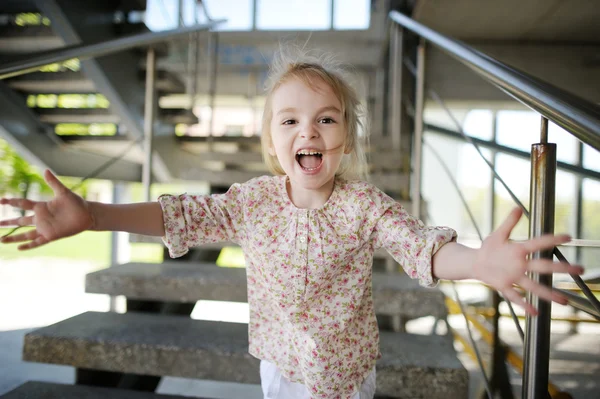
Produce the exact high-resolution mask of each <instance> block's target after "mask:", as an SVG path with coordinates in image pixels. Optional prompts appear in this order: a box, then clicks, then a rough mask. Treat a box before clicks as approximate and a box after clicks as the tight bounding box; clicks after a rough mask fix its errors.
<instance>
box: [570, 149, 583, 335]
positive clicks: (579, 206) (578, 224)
mask: <svg viewBox="0 0 600 399" xmlns="http://www.w3.org/2000/svg"><path fill="white" fill-rule="evenodd" d="M577 166H579V167H580V168H583V143H582V142H581V141H579V142H578V143H577ZM575 193H576V194H575V195H576V197H575V215H576V216H575V234H574V236H575V237H583V178H582V177H581V176H579V175H575ZM582 262H583V248H582V247H580V246H576V247H575V263H576V264H578V265H581V264H582ZM577 313H578V312H577V309H575V308H571V314H572V315H573V316H576V315H577ZM578 326H579V324H578V323H577V322H571V323H569V333H570V334H577V331H578Z"/></svg>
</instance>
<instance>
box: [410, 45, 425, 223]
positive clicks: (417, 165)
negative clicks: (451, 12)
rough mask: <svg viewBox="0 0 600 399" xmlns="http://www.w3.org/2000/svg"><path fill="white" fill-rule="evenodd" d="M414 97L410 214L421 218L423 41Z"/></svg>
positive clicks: (423, 98) (419, 53)
mask: <svg viewBox="0 0 600 399" xmlns="http://www.w3.org/2000/svg"><path fill="white" fill-rule="evenodd" d="M416 86H417V87H416V95H415V137H414V147H413V155H412V158H413V162H414V164H413V181H412V186H413V190H412V193H413V194H412V213H413V216H415V217H417V218H421V172H422V170H421V169H422V161H421V158H422V156H423V111H424V109H425V40H423V39H421V42H420V43H419V47H418V48H417V82H416Z"/></svg>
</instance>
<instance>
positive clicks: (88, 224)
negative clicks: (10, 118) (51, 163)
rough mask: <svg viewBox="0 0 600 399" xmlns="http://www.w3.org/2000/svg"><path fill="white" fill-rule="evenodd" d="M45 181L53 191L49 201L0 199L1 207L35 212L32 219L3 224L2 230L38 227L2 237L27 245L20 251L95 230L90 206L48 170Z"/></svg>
mask: <svg viewBox="0 0 600 399" xmlns="http://www.w3.org/2000/svg"><path fill="white" fill-rule="evenodd" d="M44 180H46V183H48V185H49V186H50V188H52V190H53V191H54V198H53V199H52V200H50V201H31V200H28V199H19V198H0V205H11V206H13V207H15V208H19V209H22V210H25V211H33V215H29V216H21V217H18V218H14V219H10V220H4V221H0V226H15V225H16V226H35V229H34V230H31V231H28V232H26V233H21V234H16V235H14V236H6V237H3V238H2V239H1V242H2V243H17V242H24V244H21V245H19V247H18V249H20V250H25V249H32V248H36V247H39V246H41V245H44V244H47V243H49V242H51V241H56V240H58V239H60V238H65V237H70V236H72V235H75V234H78V233H81V232H82V231H85V230H90V229H93V227H94V215H93V214H92V211H91V207H90V204H89V203H88V202H87V201H86V200H84V199H83V198H81V197H80V196H78V195H77V194H75V193H73V192H72V191H71V190H69V189H68V188H67V187H65V186H64V185H63V184H62V183H61V182H60V181H59V180H58V179H57V178H56V176H54V175H53V174H52V172H50V171H49V170H46V171H45V172H44Z"/></svg>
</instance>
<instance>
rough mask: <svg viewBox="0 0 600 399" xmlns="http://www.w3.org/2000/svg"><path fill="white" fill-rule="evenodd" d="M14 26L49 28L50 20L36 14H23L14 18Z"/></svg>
mask: <svg viewBox="0 0 600 399" xmlns="http://www.w3.org/2000/svg"><path fill="white" fill-rule="evenodd" d="M15 24H16V25H18V26H39V25H45V26H50V18H48V17H45V16H43V15H42V14H40V13H37V12H23V13H20V14H17V15H16V16H15Z"/></svg>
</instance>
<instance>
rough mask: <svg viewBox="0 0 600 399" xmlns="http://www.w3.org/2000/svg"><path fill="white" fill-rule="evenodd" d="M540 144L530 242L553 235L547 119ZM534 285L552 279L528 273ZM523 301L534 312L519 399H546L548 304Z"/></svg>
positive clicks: (552, 151)
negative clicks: (535, 238) (542, 236)
mask: <svg viewBox="0 0 600 399" xmlns="http://www.w3.org/2000/svg"><path fill="white" fill-rule="evenodd" d="M540 136H541V139H540V141H541V143H539V144H533V145H532V146H531V194H530V204H529V209H530V215H531V216H530V219H529V236H530V238H534V237H539V236H541V235H543V234H547V233H554V211H555V183H556V144H549V143H548V119H546V118H545V117H542V128H541V135H540ZM552 252H553V251H552V250H547V251H538V252H535V253H533V254H531V259H542V258H544V259H552ZM528 276H529V277H530V278H531V279H532V280H533V281H535V282H537V283H540V284H542V285H545V286H547V287H552V275H551V274H550V275H542V274H540V273H533V272H529V273H528ZM527 301H528V302H529V303H531V304H532V305H533V306H534V307H536V308H537V309H538V315H537V316H531V315H528V316H527V318H526V325H525V345H524V354H523V358H524V369H523V389H522V397H523V398H528V399H546V398H548V397H549V395H548V373H549V361H550V359H549V357H550V323H551V319H550V313H551V310H552V304H551V303H550V302H547V301H543V300H541V299H540V298H539V297H538V296H536V295H533V294H532V293H531V292H530V293H528V294H527Z"/></svg>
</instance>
